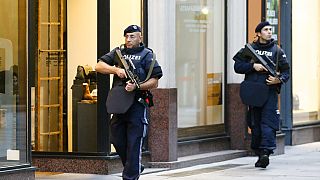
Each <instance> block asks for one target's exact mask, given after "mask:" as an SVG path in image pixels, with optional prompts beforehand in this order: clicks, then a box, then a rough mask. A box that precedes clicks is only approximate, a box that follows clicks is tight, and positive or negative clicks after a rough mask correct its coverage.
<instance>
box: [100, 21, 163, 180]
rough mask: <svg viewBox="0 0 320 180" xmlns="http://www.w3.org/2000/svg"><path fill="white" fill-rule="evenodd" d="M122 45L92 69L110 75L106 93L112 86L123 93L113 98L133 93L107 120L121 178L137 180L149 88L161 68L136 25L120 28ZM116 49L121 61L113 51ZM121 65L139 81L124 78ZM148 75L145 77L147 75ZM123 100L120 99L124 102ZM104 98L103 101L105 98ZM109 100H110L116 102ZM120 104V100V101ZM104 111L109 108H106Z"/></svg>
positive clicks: (154, 86)
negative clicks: (123, 110)
mask: <svg viewBox="0 0 320 180" xmlns="http://www.w3.org/2000/svg"><path fill="white" fill-rule="evenodd" d="M123 35H124V38H125V44H124V45H122V46H121V47H120V48H118V47H117V48H115V49H113V50H112V51H110V52H109V53H107V54H105V55H103V56H102V57H101V58H99V62H98V63H97V65H96V67H95V69H96V71H97V72H100V73H103V74H114V77H113V88H112V89H111V90H110V92H109V95H108V100H109V98H112V97H109V96H111V92H112V91H113V89H114V90H115V89H116V86H117V87H120V88H118V89H121V90H123V91H125V92H121V93H120V95H115V96H119V97H116V98H117V100H116V101H121V100H120V99H121V96H122V94H123V95H128V96H125V98H127V99H130V96H132V94H133V96H134V98H133V101H132V102H131V101H128V102H124V103H123V104H122V105H123V106H127V105H128V103H129V107H128V109H126V110H125V112H120V113H118V112H111V113H112V114H113V116H112V118H111V120H110V129H111V143H112V144H113V145H114V147H115V149H116V151H117V153H118V155H119V156H120V158H121V161H122V164H123V166H124V169H123V172H122V178H123V179H128V180H129V179H139V176H140V173H141V172H142V171H143V169H144V166H143V165H142V164H141V153H142V143H143V138H144V137H145V136H146V132H147V125H148V113H147V112H148V106H149V105H152V104H150V103H152V102H151V101H152V98H151V94H150V91H149V90H150V89H153V88H157V86H158V80H159V79H160V78H161V77H162V70H161V67H160V66H159V64H158V63H157V61H156V60H155V55H154V53H153V52H152V50H151V49H148V48H146V47H145V46H144V44H143V43H142V34H141V28H140V27H139V26H137V25H130V26H128V27H127V28H126V29H125V30H124V33H123ZM117 51H118V52H119V51H120V53H121V55H123V58H124V61H126V62H123V61H121V58H120V57H119V56H118V55H119V54H117V53H118V52H117ZM124 64H127V65H128V66H130V69H129V70H130V72H132V73H133V74H134V75H135V78H136V79H135V80H137V81H138V83H139V82H142V83H141V84H137V83H136V81H135V82H133V81H132V80H130V79H129V78H128V76H129V74H128V71H126V69H125V68H124V66H123V65H124ZM148 75H149V77H148ZM139 80H140V81H139ZM127 99H123V101H127ZM108 100H107V101H108ZM116 101H113V103H116ZM120 104H121V102H120ZM113 106H119V105H117V104H111V105H109V107H108V103H107V110H108V108H109V109H112V108H113ZM108 113H110V112H109V110H108Z"/></svg>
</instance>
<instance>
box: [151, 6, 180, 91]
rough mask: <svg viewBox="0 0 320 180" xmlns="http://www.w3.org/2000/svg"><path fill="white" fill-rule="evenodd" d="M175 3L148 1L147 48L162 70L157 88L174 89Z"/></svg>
mask: <svg viewBox="0 0 320 180" xmlns="http://www.w3.org/2000/svg"><path fill="white" fill-rule="evenodd" d="M175 4H176V3H175V1H172V0H162V1H159V0H149V1H148V47H150V48H152V49H153V50H154V51H155V53H156V54H157V60H158V62H159V63H160V65H161V67H162V70H163V77H162V78H161V79H160V81H159V88H173V87H176V81H175V80H176V77H175V69H176V68H175V67H176V64H175V62H176V60H175V48H176V47H175V45H176V41H175V32H176V31H175V12H176V10H175Z"/></svg>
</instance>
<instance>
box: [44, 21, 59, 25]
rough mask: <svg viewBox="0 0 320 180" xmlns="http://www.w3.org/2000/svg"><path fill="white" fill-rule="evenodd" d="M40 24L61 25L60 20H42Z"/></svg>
mask: <svg viewBox="0 0 320 180" xmlns="http://www.w3.org/2000/svg"><path fill="white" fill-rule="evenodd" d="M41 24H42V25H61V23H60V22H42V23H41Z"/></svg>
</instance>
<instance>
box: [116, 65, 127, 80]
mask: <svg viewBox="0 0 320 180" xmlns="http://www.w3.org/2000/svg"><path fill="white" fill-rule="evenodd" d="M116 73H117V75H118V76H119V77H120V78H121V79H123V78H127V74H126V71H125V70H124V69H122V68H117V71H116Z"/></svg>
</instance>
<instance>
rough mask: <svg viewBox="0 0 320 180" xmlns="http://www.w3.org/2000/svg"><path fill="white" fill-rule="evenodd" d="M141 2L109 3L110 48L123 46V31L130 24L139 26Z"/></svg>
mask: <svg viewBox="0 0 320 180" xmlns="http://www.w3.org/2000/svg"><path fill="white" fill-rule="evenodd" d="M140 2H141V0H117V1H110V7H111V9H110V18H111V21H110V48H111V49H113V48H115V47H116V46H120V45H121V44H124V37H123V30H124V29H125V28H126V27H128V26H129V25H131V24H136V25H139V26H141V14H140V12H141V3H140Z"/></svg>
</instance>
